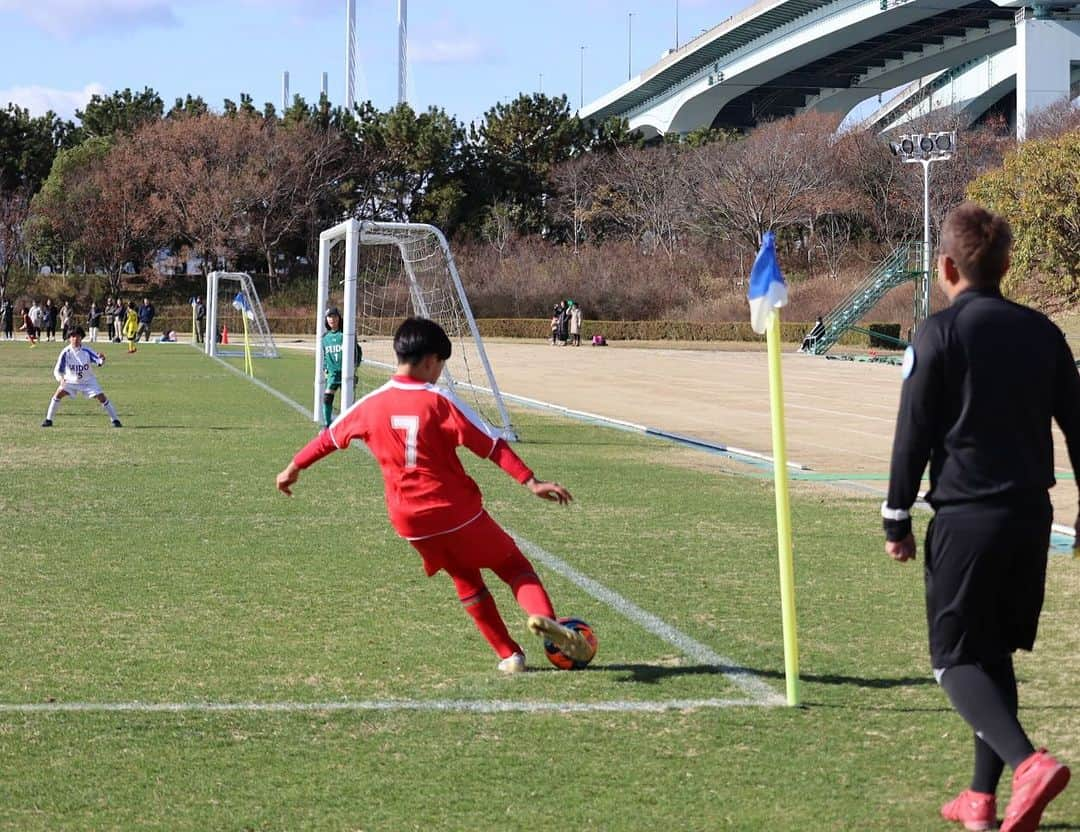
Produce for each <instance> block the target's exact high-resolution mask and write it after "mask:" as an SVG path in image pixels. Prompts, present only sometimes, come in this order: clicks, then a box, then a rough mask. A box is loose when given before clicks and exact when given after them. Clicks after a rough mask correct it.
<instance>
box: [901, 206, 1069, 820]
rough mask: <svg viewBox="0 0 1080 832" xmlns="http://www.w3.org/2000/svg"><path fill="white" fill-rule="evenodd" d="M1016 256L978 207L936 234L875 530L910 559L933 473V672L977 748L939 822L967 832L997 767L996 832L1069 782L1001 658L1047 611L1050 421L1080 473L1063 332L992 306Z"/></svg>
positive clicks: (1008, 305) (929, 609)
mask: <svg viewBox="0 0 1080 832" xmlns="http://www.w3.org/2000/svg"><path fill="white" fill-rule="evenodd" d="M1011 245H1012V232H1011V231H1010V229H1009V224H1008V222H1006V220H1005V219H1004V218H1002V217H999V216H996V215H994V214H992V213H990V212H989V211H987V210H985V209H984V208H981V207H980V206H978V205H975V204H973V203H965V204H963V205H961V206H959V207H958V208H956V209H954V210H953V211H952V212H951V213H950V214H949V215H948V217H947V218H946V219H945V222H944V224H943V226H942V229H941V244H940V249H939V252H938V261H937V269H938V281H939V284H940V285H941V288H942V289H943V290H944V292H945V294H946V295H947V296H948V298H949V301H950V306H949V308H948V309H945V310H943V311H941V312H938V313H937V314H935V315H933V316H931V317H930V318H928V319H927V321H926V322H925V323H924V324H923V325H922V326H921V327H920V328H919V331H918V335H917V337H916V339H915V343H914V345H913V346H912V347H909V348H908V350H907V353H906V354H905V356H904V366H903V376H904V382H903V388H902V391H901V395H900V412H899V415H898V417H897V424H896V437H895V439H894V440H893V450H892V463H891V468H890V473H889V497H888V499H887V500H886V501H885V503H884V504H883V505H882V516H883V517H884V525H885V538H886V543H885V551H886V553H887V554H888V555H889V556H890V557H892V558H893V559H894V560H897V561H908V560H911V559H912V558H914V557H915V538H914V537H913V536H912V533H911V516H910V513H909V512H910V510H911V506H912V504H913V503H914V502H915V499H916V496H917V494H918V491H919V483H920V481H921V479H922V474H923V470H924V469H925V468H926V464H927V462H928V461H929V463H930V490H929V492H928V493H927V495H926V500H927V502H928V503H930V505H931V506H932V507H933V509H934V518H933V520H932V521H931V523H930V527H929V529H928V530H927V533H926V554H925V566H924V573H925V578H926V618H927V624H928V626H929V631H930V657H931V660H932V666H933V669H934V676H935V677H936V678H937V680H938V683H939V684H940V685H941V686H942V687H943V688H944V689H945V692H946V694H948V697H949V700H950V701H951V702H952V705H953V707H954V708H955V709H956V711H957V712H958V713H959V714H960V716H962V717H963V718H964V719H965V720H966V721H967V723H968V724H969V725H970V726H971V727H972V729H973V730H974V732H975V773H974V776H973V778H972V781H971V788H970V789H967V790H965V791H964V792H962V793H961V794H960V795H959V796H958V797H957V798H956V799H955V800H952V801H951V802H949V803H947V804H945V805H944V806H943V807H942V809H941V814H942V816H943V817H944V818H945V819H946V820H950V821H956V822H959V823H963V824H964V826H965V828H967V829H972V830H978V829H992V828H993V827H994V826H995V825H996V821H997V808H996V803H995V792H996V791H997V785H998V780H999V779H1000V778H1001V774H1002V771H1003V770H1004V765H1005V763H1008V764H1009V766H1010V767H1011V768H1012V769H1013V788H1012V797H1011V799H1010V801H1009V805H1008V807H1007V808H1006V810H1005V818H1004V821H1003V823H1002V826H1001V829H1002V832H1026V830H1034V829H1037V828H1038V825H1039V819H1040V818H1041V817H1042V813H1043V810H1044V809H1045V808H1046V805H1047V804H1048V803H1049V802H1050V801H1051V800H1052V799H1053V798H1054V797H1056V796H1057V795H1058V794H1059V793H1060V792H1061V791H1062V790H1063V789H1064V788H1065V786H1066V785H1067V784H1068V782H1069V769H1068V768H1066V767H1065V766H1064V765H1062V764H1061V763H1059V762H1058V761H1057V760H1056V759H1054V757H1052V756H1051V755H1050V754H1048V753H1047V751H1046V750H1045V749H1040V750H1038V751H1036V750H1035V748H1034V747H1033V746H1032V744H1031V741H1030V740H1029V739H1028V737H1027V735H1026V734H1025V733H1024V729H1023V727H1022V726H1021V725H1020V722H1019V720H1018V719H1017V713H1018V706H1017V687H1016V675H1015V673H1014V671H1013V662H1012V654H1013V652H1014V651H1015V650H1017V649H1024V650H1031V649H1032V647H1033V645H1034V643H1035V633H1036V629H1037V628H1038V623H1039V613H1040V612H1041V609H1042V603H1043V593H1044V587H1045V583H1046V558H1047V550H1048V549H1049V545H1050V526H1051V520H1052V516H1053V515H1052V509H1051V506H1050V497H1049V494H1048V493H1047V492H1048V489H1049V488H1050V487H1051V486H1053V485H1054V464H1053V440H1052V438H1051V434H1050V426H1051V420H1052V419H1053V420H1055V421H1056V422H1057V423H1058V425H1059V426H1060V427H1061V429H1062V431H1063V432H1064V434H1065V438H1066V441H1067V445H1068V451H1069V459H1070V461H1071V463H1072V467H1073V470H1074V471H1077V472H1080V375H1078V374H1077V369H1076V365H1075V363H1074V361H1073V356H1072V353H1071V351H1070V350H1069V346H1068V344H1067V343H1066V342H1065V338H1064V336H1063V335H1062V333H1061V331H1060V330H1059V329H1058V328H1057V327H1056V326H1054V324H1052V323H1051V322H1050V321H1049V320H1048V319H1047V318H1046V317H1045V316H1043V315H1042V314H1040V313H1039V312H1036V311H1034V310H1032V309H1029V308H1027V307H1025V306H1020V305H1019V304H1016V303H1012V302H1011V301H1008V300H1006V299H1005V298H1003V297H1002V295H1001V290H1000V284H1001V279H1002V277H1003V276H1004V275H1005V272H1006V270H1007V269H1008V267H1009V249H1010V247H1011ZM1078 524H1080V520H1078Z"/></svg>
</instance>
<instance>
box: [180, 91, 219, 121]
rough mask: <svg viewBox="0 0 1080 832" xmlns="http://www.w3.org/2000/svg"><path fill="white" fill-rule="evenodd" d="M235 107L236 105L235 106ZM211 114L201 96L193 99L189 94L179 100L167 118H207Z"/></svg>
mask: <svg viewBox="0 0 1080 832" xmlns="http://www.w3.org/2000/svg"><path fill="white" fill-rule="evenodd" d="M233 106H235V105H233ZM209 112H210V107H209V105H208V104H207V103H206V101H204V100H203V97H202V96H201V95H197V96H195V97H194V98H192V96H191V93H188V94H187V96H185V97H184V98H177V99H176V103H175V104H173V105H172V109H170V110H169V112H168V114H167V115H166V118H184V117H185V116H205V115H206V114H207V113H209Z"/></svg>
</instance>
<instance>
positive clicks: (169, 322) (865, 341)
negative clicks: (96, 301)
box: [154, 310, 900, 349]
mask: <svg viewBox="0 0 1080 832" xmlns="http://www.w3.org/2000/svg"><path fill="white" fill-rule="evenodd" d="M267 322H268V323H269V325H270V330H271V331H272V332H273V333H275V334H276V335H300V334H309V335H310V334H312V333H313V332H314V326H313V322H312V319H311V318H308V317H297V316H295V315H289V316H285V315H268V316H267ZM381 323H382V324H385V325H384V326H380V327H378V331H380V332H382V333H384V334H386V335H389V334H391V333H392V332H393V330H394V329H395V328H396V326H397V324H398V320H397V319H396V318H395V319H391V318H387V319H385V320H384V321H382V322H381ZM476 323H477V325H478V326H479V328H480V334H481V335H482V336H483V337H485V338H523V339H529V340H536V341H546V340H548V339H549V338H551V321H550V320H549V319H546V318H480V319H478V320H477V322H476ZM154 324H155V326H154V329H155V330H157V329H159V328H161V329H175V330H177V331H179V332H187V331H189V330H190V329H191V317H190V315H180V314H176V313H174V312H172V310H169V311H167V312H166V313H164V314H161V315H159V316H158V318H157V319H156V320H155V321H154ZM812 326H813V324H811V323H804V322H791V321H782V322H781V324H780V337H781V340H783V341H785V342H788V343H798V342H800V341H801V340H802V339H803V337H804V336H805V335H806V333H807V332H809V331H810V328H811V327H812ZM864 328H866V329H871V330H876V331H878V332H881V333H884V334H886V335H890V336H892V337H894V338H899V337H900V324H897V323H872V324H865V325H864ZM596 334H599V335H603V336H604V337H605V338H606V339H607V340H609V341H761V340H763V337H764V336H761V335H758V334H757V333H756V332H754V331H753V329H751V328H750V322H749V321H727V322H714V323H705V322H698V321H589V320H586V321H585V322H584V323H583V325H582V333H581V338H582V340H583V341H591V340H592V337H593V335H596ZM840 343H841V344H844V345H848V346H863V347H866V346H870V347H878V348H886V349H888V348H890V347H891V346H893V345H891V344H890V343H889V342H886V341H879V340H878V339H876V338H873V337H872V336H868V335H866V334H865V333H860V332H846V333H845V334H844V336H843V337H842V338H841V339H840Z"/></svg>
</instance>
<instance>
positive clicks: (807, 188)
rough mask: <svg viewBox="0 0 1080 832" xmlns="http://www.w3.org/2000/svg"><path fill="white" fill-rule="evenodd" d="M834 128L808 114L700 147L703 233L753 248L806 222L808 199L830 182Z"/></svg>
mask: <svg viewBox="0 0 1080 832" xmlns="http://www.w3.org/2000/svg"><path fill="white" fill-rule="evenodd" d="M836 126H837V120H836V118H835V117H834V116H831V115H824V114H821V113H814V112H809V113H804V114H802V115H798V116H794V117H792V118H789V119H782V120H779V121H773V122H769V123H767V124H764V125H762V126H761V127H759V128H757V129H756V130H754V131H753V132H752V133H751V134H750V135H749V136H747V137H746V138H745V139H743V140H742V141H737V142H733V143H717V144H711V145H707V146H705V147H703V148H701V150H700V151H699V152H698V153H697V154H696V156H695V159H696V162H697V164H698V171H699V175H698V179H697V181H698V185H697V191H696V192H697V202H698V205H699V208H700V209H701V211H702V216H701V218H700V220H699V221H700V222H701V224H702V227H703V229H704V230H706V231H707V232H711V234H715V235H718V236H729V237H732V238H737V239H741V240H742V242H743V243H744V244H745V245H747V246H749V247H750V248H757V247H758V246H759V245H760V244H761V240H762V238H763V237H764V235H765V232H766V231H771V230H776V229H780V228H784V227H787V226H791V225H796V224H799V223H802V222H805V221H806V220H807V217H808V216H809V214H810V208H809V204H808V203H809V201H810V197H811V196H812V195H813V194H815V193H816V192H817V191H819V190H820V189H821V188H822V187H823V186H824V185H825V184H826V183H827V180H828V165H827V164H825V160H826V159H827V158H828V157H829V155H830V154H831V153H832V152H833V151H832V147H831V145H832V142H833V138H834V134H835V132H836Z"/></svg>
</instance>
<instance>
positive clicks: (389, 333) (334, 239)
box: [312, 220, 516, 439]
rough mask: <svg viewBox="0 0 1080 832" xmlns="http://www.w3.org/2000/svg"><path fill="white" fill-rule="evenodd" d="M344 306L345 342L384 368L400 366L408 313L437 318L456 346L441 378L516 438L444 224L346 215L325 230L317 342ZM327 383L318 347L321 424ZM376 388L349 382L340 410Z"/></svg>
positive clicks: (347, 369)
mask: <svg viewBox="0 0 1080 832" xmlns="http://www.w3.org/2000/svg"><path fill="white" fill-rule="evenodd" d="M338 243H342V244H343V245H341V246H338ZM336 246H337V250H336V251H335V247H336ZM339 297H340V303H339V300H338V298H339ZM339 305H340V308H341V314H342V337H343V340H344V343H346V344H350V343H352V342H353V340H354V339H358V340H359V341H360V342H361V346H362V348H363V363H364V365H365V366H368V365H374V366H376V367H378V368H380V369H381V370H384V371H390V370H392V369H393V368H394V367H395V366H396V364H397V361H396V358H395V356H394V349H393V335H394V331H395V330H396V329H397V327H398V326H399V325H400V324H401V322H402V321H403V320H404V319H405V318H407V317H410V316H414V317H423V318H430V319H431V320H434V321H436V322H438V323H439V325H440V326H442V328H443V329H445V330H446V334H447V335H448V336H449V337H450V342H451V344H452V346H453V350H452V354H451V356H450V360H449V361H447V363H446V367H445V369H444V371H443V376H442V379H441V380H440V381H441V383H442V384H443V385H445V386H446V387H449V388H450V389H451V390H453V391H454V393H455V395H457V396H458V397H459V398H461V399H462V401H464V402H465V403H466V404H468V405H469V406H470V407H473V408H474V409H475V410H477V411H478V412H479V413H480V414H481V416H483V417H484V419H485V420H486V421H487V422H488V423H489V424H491V425H493V426H494V427H495V428H497V429H499V430H500V431H501V433H502V435H503V436H504V437H506V438H507V439H514V438H516V436H515V434H514V429H513V426H512V425H511V423H510V415H509V413H508V411H507V409H506V406H505V403H504V402H503V399H502V396H501V394H500V393H499V387H498V384H497V383H496V381H495V376H494V373H493V372H492V369H491V364H490V362H489V361H488V357H487V353H486V352H485V350H484V343H483V340H482V339H481V338H480V332H479V330H478V328H477V326H476V320H475V319H474V318H473V314H472V309H471V308H470V307H469V299H468V298H467V297H466V295H465V290H464V288H462V285H461V278H460V276H459V275H458V272H457V267H456V265H455V264H454V258H453V255H452V254H451V252H450V247H449V245H447V242H446V238H445V237H444V236H443V234H442V232H441V231H439V229H438V228H435V227H434V226H431V225H424V224H419V223H389V222H363V223H361V222H358V221H357V220H347V221H346V222H343V223H341V224H339V225H337V226H334V227H333V228H331V229H328V230H327V231H324V232H323V233H322V234H321V235H320V239H319V297H318V320H317V323H316V333H317V343H321V342H322V336H323V334H324V333H325V331H326V310H327V309H328V308H331V307H333V306H339ZM352 353H353V351H352V350H350V349H344V350H342V373H341V375H342V379H349V378H352V377H353V375H354V372H355V368H354V367H353V354H352ZM324 383H325V379H324V375H323V356H322V350H321V349H316V350H315V400H314V406H313V409H312V419H314V420H315V421H319V420H320V418H321V415H322V411H321V408H322V396H323V392H324V391H323V385H324ZM379 383H381V381H380V382H379ZM373 386H375V385H367V386H364V385H363V384H362V385H361V386H360V389H359V390H358V391H354V390H353V389H352V386H351V385H350V384H348V383H345V384H343V385H342V388H341V409H342V410H344V409H345V408H347V407H348V406H349V405H350V404H352V402H353V401H354V399H355V397H356V393H357V392H358V393H359V394H360V395H363V394H364V393H365V392H368V389H367V388H368V387H373Z"/></svg>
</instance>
